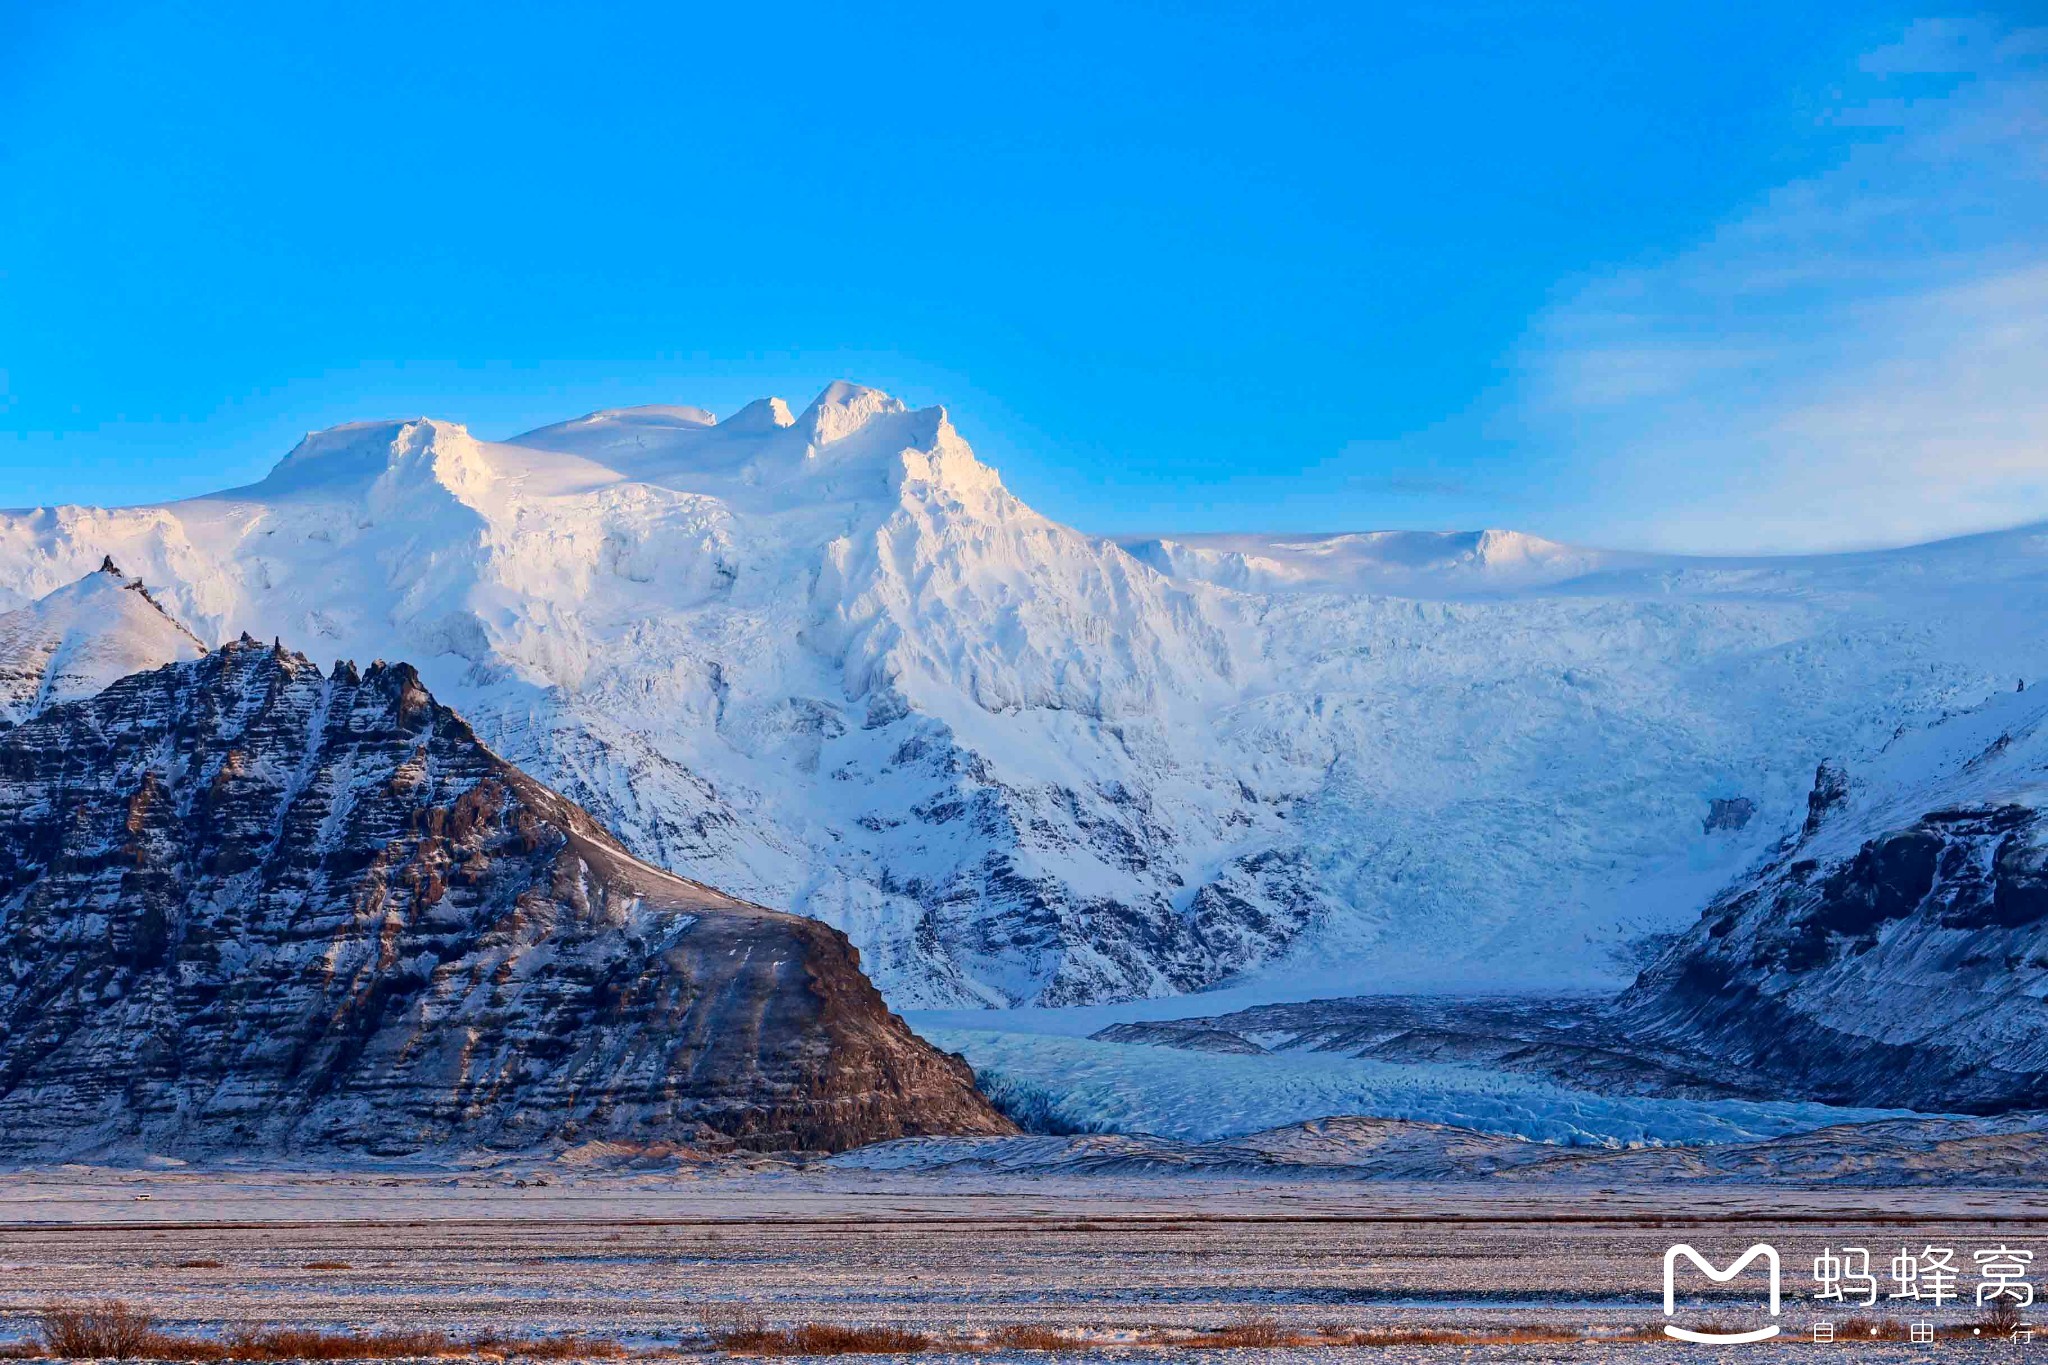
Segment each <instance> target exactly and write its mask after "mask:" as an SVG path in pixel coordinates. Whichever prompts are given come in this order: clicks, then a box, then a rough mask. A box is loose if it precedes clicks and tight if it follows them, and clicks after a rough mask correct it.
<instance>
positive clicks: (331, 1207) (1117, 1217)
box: [0, 1162, 2048, 1361]
mask: <svg viewBox="0 0 2048 1365" xmlns="http://www.w3.org/2000/svg"><path fill="white" fill-rule="evenodd" d="M536 1179H539V1180H546V1181H547V1182H548V1183H547V1184H546V1185H544V1186H535V1185H533V1184H531V1183H530V1182H532V1181H534V1180H536ZM515 1180H519V1181H527V1182H529V1183H528V1184H527V1186H526V1187H524V1188H521V1187H519V1186H517V1185H515V1184H514V1183H513V1182H514V1181H515ZM139 1196H148V1197H147V1198H141V1197H139ZM1676 1239H1683V1240H1689V1241H1691V1242H1693V1243H1694V1244H1696V1245H1698V1246H1700V1247H1702V1248H1703V1249H1704V1250H1707V1251H1709V1252H1710V1253H1712V1254H1715V1255H1716V1256H1719V1255H1720V1254H1721V1253H1722V1251H1723V1250H1733V1249H1738V1248H1740V1247H1744V1246H1747V1245H1748V1244H1750V1243H1751V1242H1754V1241H1769V1242H1771V1243H1772V1244H1774V1245H1776V1246H1777V1247H1778V1248H1779V1249H1780V1252H1781V1254H1782V1255H1783V1257H1784V1261H1785V1265H1786V1267H1787V1270H1786V1274H1787V1288H1788V1291H1791V1292H1793V1293H1794V1294H1795V1295H1796V1294H1803V1293H1804V1292H1805V1291H1806V1288H1807V1287H1808V1286H1807V1285H1806V1284H1805V1281H1804V1280H1803V1279H1802V1278H1801V1277H1802V1275H1803V1267H1805V1266H1808V1265H1810V1264H1811V1262H1812V1259H1813V1257H1814V1256H1815V1255H1816V1254H1817V1253H1818V1251H1819V1249H1820V1248H1821V1247H1823V1246H1830V1245H1833V1246H1840V1245H1842V1244H1844V1243H1845V1241H1856V1242H1863V1243H1865V1244H1869V1245H1872V1246H1882V1245H1885V1244H1887V1243H1889V1242H1893V1241H1905V1240H1910V1241H1913V1242H1915V1243H1916V1244H1917V1243H1918V1242H1920V1241H1923V1240H1931V1241H1938V1242H1944V1243H1948V1242H1953V1243H1957V1244H1960V1245H1962V1246H1964V1247H1966V1248H1967V1247H1971V1246H1975V1245H1978V1244H1979V1243H1985V1244H1988V1240H1987V1239H1995V1240H2001V1241H2009V1242H2010V1243H2011V1244H2013V1245H2015V1246H2028V1245H2032V1246H2035V1247H2038V1248H2040V1249H2042V1250H2048V1204H2044V1203H2043V1202H2042V1201H2041V1200H2039V1199H2037V1198H2035V1197H2033V1196H2019V1195H2008V1194H1999V1193H1996V1192H1985V1191H1977V1192H1967V1193H1956V1192H1941V1193H1934V1192H1919V1193H1904V1194H1900V1193H1891V1194H1884V1195H1876V1194H1873V1193H1871V1192H1858V1191H1829V1192H1825V1193H1815V1192H1800V1191H1785V1190H1775V1191H1768V1192H1759V1191H1755V1190H1741V1189H1689V1190H1688V1191H1687V1193H1686V1195H1685V1198H1684V1201H1683V1204H1682V1206H1679V1207H1674V1206H1673V1201H1672V1200H1671V1199H1670V1197H1669V1196H1668V1195H1667V1194H1664V1193H1663V1192H1660V1191H1658V1190H1656V1189H1654V1188H1636V1189H1619V1190H1612V1191H1588V1190H1578V1191H1574V1192H1571V1193H1570V1194H1569V1195H1563V1194H1559V1193H1557V1192H1532V1191H1526V1190H1524V1191H1515V1192H1511V1193H1506V1194H1502V1193H1498V1192H1490V1193H1487V1194H1484V1195H1481V1194H1476V1193H1474V1192H1472V1191H1470V1190H1467V1191H1462V1192H1461V1191H1448V1192H1447V1191H1445V1190H1442V1189H1435V1190H1432V1189H1428V1188H1424V1187H1415V1186H1410V1187H1400V1188H1387V1187H1377V1188H1374V1189H1372V1190H1370V1191H1363V1192H1361V1191H1345V1192H1332V1191H1331V1190H1329V1189H1326V1188H1324V1189H1303V1188H1294V1187H1267V1186H1259V1185H1254V1184H1238V1185H1230V1184H1224V1183H1217V1184H1213V1185H1199V1186H1196V1187H1192V1188H1190V1187H1186V1186H1171V1185H1164V1186H1163V1185H1162V1184H1160V1183H1158V1182H1152V1183H1145V1182H1139V1183H1135V1184H1130V1185H1119V1184H1117V1183H1115V1182H1107V1181H1099V1180H1098V1181H1090V1182H1072V1181H1059V1180H1022V1181H1020V1180H1011V1181H994V1180H989V1181H981V1182H978V1183H977V1182H959V1181H948V1180H936V1179H928V1178H927V1179H919V1178H911V1177H906V1176H903V1175H901V1174H897V1175H879V1174H875V1173H851V1174H849V1173H844V1172H818V1171H812V1172H808V1173H794V1172H791V1171H788V1170H784V1169H774V1168H757V1169H753V1170H740V1169H730V1170H724V1171H717V1172H712V1173H705V1172H702V1171H699V1172H695V1173H679V1172H677V1171H674V1170H664V1171H650V1172H641V1173H633V1172H630V1171H626V1172H622V1171H617V1170H614V1171H609V1172H603V1173H593V1172H590V1171H587V1170H579V1169H578V1167H577V1166H576V1165H575V1163H573V1162H569V1163H564V1162H556V1163H551V1164H550V1165H549V1166H547V1167H546V1168H545V1169H542V1168H535V1167H525V1168H520V1169H519V1170H517V1171H514V1170H512V1169H510V1168H508V1169H505V1170H501V1171H496V1172H477V1171H471V1172H467V1173H459V1174H450V1173H447V1172H429V1171H412V1172H407V1171H402V1170H396V1169H393V1170H386V1171H380V1172H355V1173H350V1174H340V1175H337V1174H328V1173H321V1172H311V1171H299V1172H278V1171H261V1170H245V1171H236V1170H228V1171H216V1172H192V1171H156V1172H115V1171H107V1170H96V1169H89V1168H81V1167H72V1168H61V1169H49V1170H42V1171H14V1172H11V1173H6V1174H0V1335H6V1334H12V1335H21V1334H22V1333H23V1332H24V1331H25V1330H26V1328H27V1326H28V1323H29V1320H30V1316H31V1315H32V1314H33V1313H34V1312H35V1310H36V1309H37V1308H38V1307H39V1306H40V1305H42V1304H44V1303H47V1302H50V1301H52V1300H56V1299H66V1298H70V1299H76V1298H81V1297H100V1296H107V1297H119V1298H122V1299H126V1300H129V1301H132V1302H135V1303H138V1304H143V1305H146V1306H148V1307H149V1308H150V1309H152V1310H153V1311H155V1312H156V1313H157V1314H158V1315H160V1317H161V1318H162V1319H164V1321H165V1322H166V1323H167V1324H168V1325H170V1326H172V1327H174V1328H176V1329H178V1330H181V1331H187V1332H200V1331H208V1330H217V1329H220V1328H222V1327H224V1326H230V1325H232V1324H234V1323H236V1322H245V1321H246V1322H272V1323H275V1322H282V1321H289V1322H292V1323H295V1324H301V1325H306V1326H319V1327H332V1328H351V1327H369V1328H379V1329H393V1328H402V1327H415V1328H417V1327H430V1328H442V1329H445V1330H448V1331H450V1332H456V1333H468V1332H474V1331H479V1330H482V1329H485V1328H490V1329H494V1330H497V1331H501V1332H533V1333H557V1332H578V1333H584V1334H587V1335H591V1336H602V1337H611V1338H616V1339H619V1340H622V1341H625V1342H628V1343H631V1344H633V1345H636V1346H640V1347H645V1348H650V1349H659V1350H661V1351H662V1352H664V1353H665V1354H668V1353H672V1354H677V1355H683V1356H690V1355H693V1354H701V1351H698V1350H696V1349H695V1348H693V1347H692V1346H691V1343H692V1342H693V1341H696V1340H697V1339H698V1338H699V1337H701V1335H702V1328H701V1324H702V1322H703V1321H704V1320H705V1318H706V1313H705V1309H706V1306H711V1308H712V1313H711V1316H713V1317H715V1316H716V1315H717V1314H718V1313H719V1312H721V1311H730V1310H732V1309H734V1308H739V1309H742V1310H753V1311H758V1312H759V1313H760V1314H761V1315H762V1316H763V1317H765V1318H766V1319H768V1320H769V1321H770V1322H772V1323H775V1324H781V1325H792V1324H796V1323H802V1322H835V1323H859V1324H872V1325H882V1324H889V1325H899V1326H906V1327H913V1328H916V1329H919V1330H924V1331H930V1332H935V1333H941V1334H946V1335H955V1334H968V1333H972V1332H974V1331H977V1330H986V1329H989V1328H992V1327H994V1326H998V1325H1002V1324H1011V1323H1016V1324H1036V1325H1044V1326H1050V1327H1055V1328H1058V1329H1060V1330H1062V1331H1066V1332H1070V1333H1073V1334H1076V1335H1077V1336H1080V1337H1082V1338H1085V1339H1087V1340H1088V1341H1090V1342H1092V1343H1094V1344H1095V1345H1096V1347H1098V1348H1099V1349H1100V1350H1102V1351H1112V1350H1114V1347H1115V1343H1116V1342H1118V1341H1119V1340H1129V1339H1131V1338H1132V1337H1134V1336H1137V1335H1142V1334H1146V1333H1153V1332H1158V1331H1162V1330H1173V1329H1181V1328H1213V1327H1219V1326H1227V1325H1230V1324H1233V1323H1241V1322H1244V1321H1246V1320H1250V1319H1268V1320H1272V1321H1274V1322H1276V1323H1278V1324H1281V1325H1283V1326H1290V1327H1299V1328H1304V1329H1306V1328H1321V1327H1326V1326H1335V1327H1359V1328H1371V1327H1390V1326H1399V1327H1452V1328H1462V1329H1466V1330H1482V1329H1492V1328H1498V1327H1505V1326H1510V1325H1521V1326H1529V1325H1537V1326H1545V1327H1551V1328H1569V1329H1570V1330H1573V1331H1578V1330H1588V1331H1596V1332H1607V1333H1613V1332H1619V1331H1626V1330H1634V1329H1638V1328H1641V1327H1643V1326H1646V1325H1654V1324H1657V1323H1659V1322H1661V1321H1662V1318H1661V1314H1660V1309H1661V1303H1660V1299H1659V1294H1660V1292H1661V1281H1660V1278H1659V1277H1660V1267H1661V1256H1662V1252H1663V1249H1664V1247H1665V1246H1667V1245H1668V1244H1669V1243H1670V1242H1671V1241H1673V1240H1676ZM322 1265H324V1266H326V1267H328V1268H324V1269H322V1268H317V1267H319V1266H322ZM1734 1292H1735V1291H1733V1290H1729V1291H1723V1294H1724V1297H1723V1298H1720V1299H1717V1300H1715V1301H1714V1302H1713V1303H1712V1304H1711V1305H1702V1306H1700V1308H1699V1311H1700V1312H1702V1313H1703V1314H1706V1315H1708V1316H1710V1317H1712V1316H1719V1317H1726V1316H1727V1315H1729V1314H1731V1313H1735V1312H1739V1311H1740V1310H1741V1309H1742V1307H1743V1305H1744V1303H1745V1302H1746V1300H1742V1299H1738V1298H1728V1297H1725V1295H1727V1294H1733V1293H1734ZM1812 1310H1813V1306H1812V1305H1811V1304H1809V1303H1806V1302H1804V1301H1803V1300H1800V1301H1794V1302H1791V1303H1789V1304H1788V1307H1787V1309H1786V1316H1785V1318H1784V1321H1785V1323H1786V1325H1787V1328H1788V1331H1792V1332H1795V1333H1803V1332H1804V1331H1805V1330H1806V1325H1807V1323H1808V1321H1809V1319H1810V1317H1811V1314H1812ZM1876 1316H1878V1317H1891V1316H1895V1315H1890V1314H1886V1313H1884V1312H1882V1311H1881V1310H1880V1312H1879V1313H1878V1314H1877V1315H1876ZM1930 1316H1931V1315H1930ZM1955 1317H1956V1315H1955V1314H1954V1313H1949V1314H1946V1315H1944V1320H1946V1319H1948V1318H1955ZM1769 1349H1772V1350H1775V1349H1779V1348H1776V1347H1773V1348H1769ZM1999 1349H2000V1350H2001V1351H2002V1352H2003V1354H2002V1355H2001V1357H2000V1358H2002V1359H2009V1358H2011V1353H2012V1352H2011V1348H2010V1347H2009V1346H2004V1345H2001V1347H2000V1348H1999ZM1681 1350H1684V1351H1685V1358H1686V1359H1698V1358H1699V1355H1698V1353H1697V1351H1693V1350H1686V1349H1685V1348H1678V1347H1674V1346H1665V1345H1661V1344H1649V1345H1645V1344H1629V1345H1607V1346H1600V1347H1597V1348H1596V1347H1590V1346H1582V1347H1548V1346H1546V1347H1513V1348H1508V1347H1502V1348H1480V1349H1479V1350H1478V1351H1477V1352H1476V1354H1477V1355H1478V1356H1479V1357H1481V1358H1485V1359H1502V1360H1530V1361H1535V1360H1567V1359H1581V1358H1585V1357H1586V1356H1587V1355H1588V1354H1589V1353H1594V1354H1598V1355H1599V1357H1600V1358H1602V1359H1607V1358H1611V1357H1612V1355H1613V1353H1615V1352H1624V1353H1626V1358H1628V1359H1639V1360H1644V1361H1653V1360H1667V1359H1677V1358H1679V1354H1680V1352H1681ZM1469 1352H1470V1348H1464V1347H1460V1348H1457V1349H1456V1350H1454V1351H1449V1352H1443V1351H1407V1350H1403V1351H1402V1352H1401V1353H1400V1354H1401V1355H1402V1356H1403V1357H1404V1358H1406V1357H1410V1356H1412V1357H1413V1358H1416V1359H1445V1360H1451V1359H1468V1358H1473V1356H1472V1354H1471V1353H1469ZM1120 1354H1125V1355H1126V1358H1137V1359H1155V1360H1156V1359H1161V1358H1169V1359H1170V1358H1175V1357H1176V1354H1182V1355H1186V1356H1187V1357H1189V1358H1199V1359H1202V1360H1207V1361H1229V1360H1259V1359H1275V1358H1281V1359H1301V1360H1353V1359H1356V1360H1385V1359H1387V1358H1388V1353H1387V1352H1386V1351H1385V1350H1384V1349H1379V1350H1370V1351H1349V1352H1346V1351H1321V1350H1317V1351H1299V1352H1296V1351H1272V1350H1268V1351H1263V1352H1259V1351H1250V1352H1237V1353H1226V1352H1215V1351H1203V1352H1199V1353H1194V1352H1185V1353H1175V1352H1171V1351H1160V1350H1157V1349H1146V1350H1142V1351H1133V1352H1120ZM1979 1354H1980V1351H1979V1349H1978V1348H1976V1347H1974V1346H1973V1345H1972V1344H1970V1343H1944V1344H1943V1345H1942V1346H1941V1347H1940V1348H1938V1350H1937V1351H1936V1352H1935V1353H1933V1354H1930V1353H1928V1352H1926V1351H1917V1352H1916V1351H1914V1350H1912V1349H1911V1348H1908V1347H1904V1346H1888V1345H1883V1344H1870V1343H1866V1344H1864V1345H1862V1346H1859V1347H1857V1348H1856V1350H1855V1355H1856V1356H1857V1357H1858V1358H1868V1359H1871V1360H1908V1359H1937V1358H1938V1359H1944V1360H1947V1359H1971V1358H1976V1357H1977V1356H1978V1355H1979ZM921 1358H922V1359H943V1358H946V1357H943V1356H927V1357H921ZM962 1358H969V1359H976V1360H983V1361H987V1360H991V1359H997V1360H1002V1359H1019V1360H1022V1359H1033V1360H1044V1359H1047V1357H1046V1356H1044V1355H1032V1354H1027V1353H1013V1354H1010V1355H1006V1356H1005V1355H998V1356H993V1357H992V1356H989V1355H976V1356H972V1357H962ZM1716 1358H1717V1359H1743V1358H1746V1357H1745V1356H1743V1355H1738V1354H1735V1353H1733V1352H1726V1351H1724V1352H1717V1353H1716ZM1754 1358H1758V1359H1762V1358H1776V1357H1765V1356H1763V1355H1761V1354H1758V1355H1756V1356H1755V1357H1754Z"/></svg>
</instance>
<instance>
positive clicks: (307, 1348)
mask: <svg viewBox="0 0 2048 1365" xmlns="http://www.w3.org/2000/svg"><path fill="white" fill-rule="evenodd" d="M42 1333H43V1342H42V1346H43V1349H42V1350H41V1351H40V1352H35V1353H33V1354H35V1355H47V1356H55V1357H58V1358H60V1359H68V1360H138V1359H146V1360H187V1361H197V1362H203V1363H205V1365H212V1363H213V1362H225V1361H249V1362H258V1361H285V1360H396V1359H408V1358H409V1359H420V1358H436V1357H438V1358H443V1359H459V1360H460V1359H467V1360H477V1359H498V1360H502V1359H506V1358H508V1357H518V1358H524V1359H529V1360H571V1359H576V1360H616V1359H619V1358H621V1357H623V1356H624V1355H625V1354H626V1348H625V1347H624V1346H621V1345H620V1344H619V1343H618V1342H616V1341H607V1340H604V1339H602V1338H595V1337H579V1336H562V1337H537V1338H527V1337H501V1336H496V1335H491V1334H486V1335H483V1336H476V1337H465V1338H457V1337H451V1336H449V1335H448V1334H447V1333H445V1332H318V1331H313V1330H310V1329H307V1328H299V1327H244V1328H239V1329H237V1330H236V1331H234V1332H233V1333H231V1334H230V1335H229V1336H228V1337H227V1338H226V1339H225V1340H216V1339H214V1338H211V1337H187V1336H178V1335H176V1334H175V1333H170V1332H162V1331H159V1330H157V1327H156V1323H155V1319H153V1318H152V1317H151V1316H150V1315H149V1314H148V1313H146V1312H144V1311H143V1310H141V1309H139V1308H136V1307H133V1306H132V1305H130V1304H125V1303H119V1302H108V1303H89V1304H52V1305H51V1306H50V1307H48V1308H46V1309H44V1310H43V1315H42ZM31 1354H32V1353H30V1352H27V1351H24V1352H23V1353H22V1356H23V1357H30V1356H31Z"/></svg>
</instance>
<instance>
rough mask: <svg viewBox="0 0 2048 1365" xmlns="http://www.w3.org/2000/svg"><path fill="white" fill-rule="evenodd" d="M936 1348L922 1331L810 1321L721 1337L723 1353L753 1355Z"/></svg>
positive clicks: (871, 1353)
mask: <svg viewBox="0 0 2048 1365" xmlns="http://www.w3.org/2000/svg"><path fill="white" fill-rule="evenodd" d="M932 1346H933V1341H932V1339H931V1338H930V1337H929V1336H926V1335H925V1334H924V1333H922V1332H907V1331H904V1330H903V1329H901V1328H897V1327H846V1326H842V1325H840V1324H838V1323H829V1322H807V1323H805V1324H803V1325H802V1326H801V1327H791V1328H789V1329H787V1330H783V1331H778V1330H773V1329H766V1328H763V1329H756V1330H751V1331H740V1332H728V1333H726V1334H725V1335H723V1336H721V1337H720V1338H718V1348H719V1349H720V1350H722V1351H725V1352H727V1353H728V1354H731V1355H750V1356H888V1355H909V1354H912V1353H914V1352H917V1351H928V1350H930V1349H931V1348H932Z"/></svg>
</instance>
